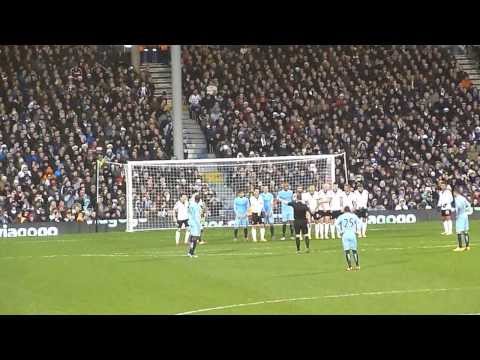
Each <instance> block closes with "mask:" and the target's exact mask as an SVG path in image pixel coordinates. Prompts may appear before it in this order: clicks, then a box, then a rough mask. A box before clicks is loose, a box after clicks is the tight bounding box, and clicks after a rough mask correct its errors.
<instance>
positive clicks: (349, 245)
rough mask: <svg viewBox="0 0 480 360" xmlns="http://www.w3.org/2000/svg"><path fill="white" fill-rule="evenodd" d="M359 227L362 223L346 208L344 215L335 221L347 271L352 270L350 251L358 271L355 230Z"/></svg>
mask: <svg viewBox="0 0 480 360" xmlns="http://www.w3.org/2000/svg"><path fill="white" fill-rule="evenodd" d="M361 225H362V223H361V222H360V219H359V218H358V216H357V215H355V214H354V213H352V212H350V208H349V207H348V206H346V207H345V210H344V213H343V214H342V215H340V216H339V217H338V218H337V220H336V221H335V227H336V228H337V231H338V233H339V234H340V235H341V236H342V244H343V250H344V251H345V257H346V259H347V264H348V267H347V271H350V270H352V261H351V257H350V251H351V252H352V255H353V259H354V260H355V270H360V265H359V262H358V251H357V229H360V226H361Z"/></svg>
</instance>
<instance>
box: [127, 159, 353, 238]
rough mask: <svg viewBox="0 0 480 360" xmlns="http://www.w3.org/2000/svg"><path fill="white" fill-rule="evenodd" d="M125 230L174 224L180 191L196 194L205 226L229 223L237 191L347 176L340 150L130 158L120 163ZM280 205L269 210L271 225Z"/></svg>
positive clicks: (339, 181)
mask: <svg viewBox="0 0 480 360" xmlns="http://www.w3.org/2000/svg"><path fill="white" fill-rule="evenodd" d="M125 175H126V216H127V231H129V232H131V231H143V230H159V229H169V228H170V229H171V228H175V227H176V221H175V218H174V212H173V208H174V206H175V203H176V202H177V201H178V200H179V198H180V196H181V195H182V194H186V195H187V196H188V198H189V199H190V198H191V197H192V196H193V195H194V194H196V193H199V194H200V195H201V199H202V201H203V202H204V205H205V208H206V226H207V227H216V226H233V223H234V217H235V216H234V212H233V200H234V198H235V197H236V195H237V192H238V191H240V190H241V191H244V192H245V194H246V196H250V194H251V192H253V190H254V189H259V190H260V192H261V191H262V188H263V186H268V190H269V192H271V193H272V194H273V195H274V197H276V195H277V192H278V191H279V190H280V189H281V187H282V184H283V183H284V182H288V184H289V186H290V189H291V190H293V191H295V189H296V188H297V187H298V186H302V187H303V189H304V190H305V191H306V190H307V189H308V187H309V186H310V185H314V186H315V187H316V188H318V187H319V186H320V185H321V184H323V183H328V184H333V183H335V182H336V183H337V184H339V185H340V186H341V187H343V184H344V183H345V182H346V181H347V180H346V179H348V174H347V164H346V155H345V153H340V154H333V155H311V156H282V157H257V158H228V159H225V158H220V159H218V158H217V159H194V160H161V161H129V162H128V163H127V164H126V166H125ZM279 213H280V208H279V205H278V204H277V205H276V206H275V208H274V219H275V223H278V222H280V214H279Z"/></svg>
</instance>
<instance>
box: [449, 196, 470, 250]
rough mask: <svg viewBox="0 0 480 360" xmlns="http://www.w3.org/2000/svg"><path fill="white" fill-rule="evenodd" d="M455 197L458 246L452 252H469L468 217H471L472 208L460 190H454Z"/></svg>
mask: <svg viewBox="0 0 480 360" xmlns="http://www.w3.org/2000/svg"><path fill="white" fill-rule="evenodd" d="M453 194H454V196H455V214H456V220H455V231H456V232H457V238H458V246H457V248H456V249H454V250H453V251H464V250H467V251H468V250H470V235H469V234H468V230H469V224H468V215H472V213H473V208H472V206H471V205H470V203H469V202H468V201H467V199H465V197H464V196H463V195H462V189H461V188H458V187H457V188H455V190H454V191H453ZM462 237H463V238H464V239H465V248H463V247H462Z"/></svg>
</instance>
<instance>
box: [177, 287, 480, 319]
mask: <svg viewBox="0 0 480 360" xmlns="http://www.w3.org/2000/svg"><path fill="white" fill-rule="evenodd" d="M478 288H480V287H472V288H450V289H447V288H441V289H417V290H390V291H370V292H361V293H347V294H337V295H323V296H311V297H300V298H290V299H276V300H262V301H256V302H251V303H243V304H231V305H224V306H216V307H211V308H204V309H197V310H192V311H186V312H182V313H178V314H175V315H191V314H198V313H201V312H208V311H215V310H225V309H232V308H239V307H245V306H255V305H263V304H274V303H285V302H294V301H304V300H319V299H337V298H344V297H352V296H378V295H396V294H411V293H429V292H442V291H456V290H466V289H478Z"/></svg>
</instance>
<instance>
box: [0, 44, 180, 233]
mask: <svg viewBox="0 0 480 360" xmlns="http://www.w3.org/2000/svg"><path fill="white" fill-rule="evenodd" d="M122 59H124V57H122V56H118V54H111V53H110V50H109V49H108V48H98V49H97V48H96V47H94V46H87V45H82V46H66V45H62V46H58V45H55V46H49V45H39V46H38V45H37V46H0V223H3V224H5V223H11V222H18V223H22V222H31V221H57V222H58V221H76V222H84V221H87V220H89V219H95V218H96V217H97V216H98V218H120V217H124V216H125V186H124V174H123V172H122V171H121V167H115V166H105V167H104V168H102V170H101V176H100V184H101V185H100V186H101V189H100V194H101V196H100V199H99V204H98V205H99V206H98V214H96V212H95V206H96V181H95V180H96V178H95V176H96V175H95V171H96V169H95V163H96V160H97V159H103V158H106V159H108V160H110V161H114V162H125V160H127V159H138V160H151V159H152V160H153V159H170V157H171V153H172V149H171V147H172V146H171V145H172V139H171V136H172V134H171V128H172V127H171V118H170V116H169V113H168V111H166V110H165V109H166V107H167V99H166V97H165V98H163V97H159V98H154V97H153V95H152V94H153V92H154V88H153V85H152V82H151V80H150V78H149V74H148V73H145V72H141V73H137V72H135V71H134V70H133V68H132V67H130V66H129V65H128V64H126V63H125V61H119V60H122Z"/></svg>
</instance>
